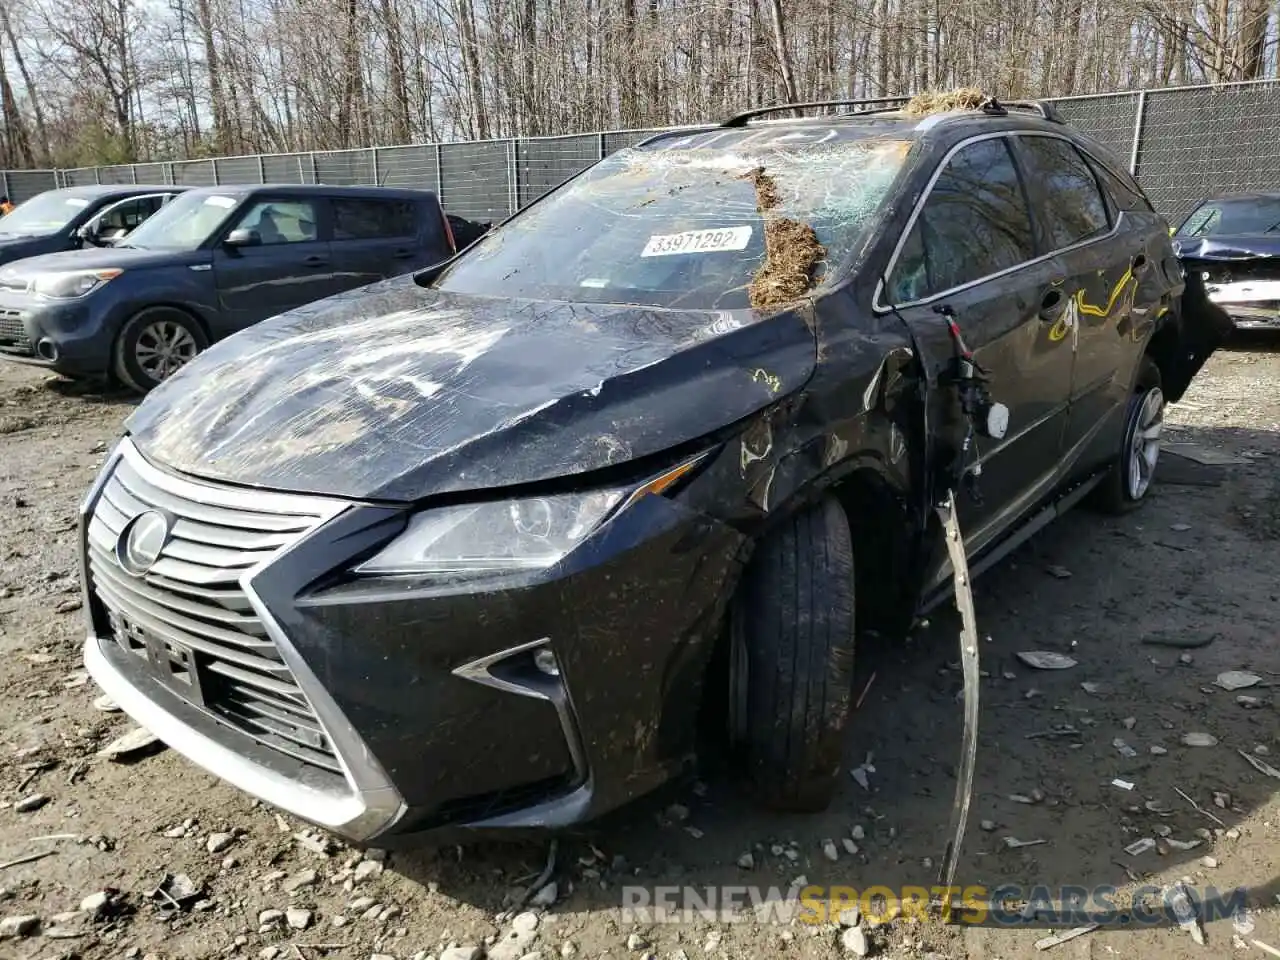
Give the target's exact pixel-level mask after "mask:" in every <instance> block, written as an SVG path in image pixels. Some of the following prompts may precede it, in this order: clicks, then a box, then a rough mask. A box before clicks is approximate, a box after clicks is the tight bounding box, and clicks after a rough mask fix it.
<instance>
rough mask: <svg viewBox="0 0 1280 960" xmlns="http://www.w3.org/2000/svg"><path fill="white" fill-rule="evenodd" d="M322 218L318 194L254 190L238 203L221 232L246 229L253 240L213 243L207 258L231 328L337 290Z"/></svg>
mask: <svg viewBox="0 0 1280 960" xmlns="http://www.w3.org/2000/svg"><path fill="white" fill-rule="evenodd" d="M327 218H328V207H327V205H326V204H325V203H323V202H322V201H321V200H320V198H318V197H311V196H289V197H270V196H264V195H261V194H260V195H257V196H255V197H253V198H252V199H251V200H249V201H248V202H246V203H245V204H243V205H242V208H241V210H240V212H239V215H238V216H235V217H233V218H231V221H230V222H229V223H228V224H227V225H226V229H225V231H224V235H225V234H227V233H230V232H231V231H233V230H249V231H250V232H251V233H253V234H254V235H255V240H254V242H253V243H252V244H251V245H248V246H240V247H235V248H231V249H229V248H227V247H224V246H219V247H218V248H217V249H216V250H215V251H214V257H213V269H214V275H215V277H216V281H217V286H218V299H219V303H220V304H221V306H222V310H223V314H224V316H225V317H226V318H227V320H228V321H229V322H230V326H231V327H232V328H233V329H237V330H238V329H241V328H243V327H247V326H249V325H251V324H254V323H257V322H258V321H260V320H265V319H266V318H267V317H273V316H275V315H276V314H278V313H283V312H284V311H286V310H291V309H293V308H294V307H299V306H302V305H303V304H305V303H310V302H312V301H313V300H320V299H323V298H324V297H327V296H330V295H331V294H334V293H337V292H338V290H339V289H340V288H339V285H338V283H337V280H336V278H335V276H334V270H333V259H332V255H331V253H330V248H329V239H328V235H329V230H328V222H327Z"/></svg>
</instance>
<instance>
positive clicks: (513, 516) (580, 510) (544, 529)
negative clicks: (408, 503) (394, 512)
mask: <svg viewBox="0 0 1280 960" xmlns="http://www.w3.org/2000/svg"><path fill="white" fill-rule="evenodd" d="M624 495H625V492H624V491H622V490H597V491H593V492H591V493H584V494H576V493H575V494H565V495H563V496H557V497H533V498H531V499H528V500H510V501H507V502H503V503H478V504H468V505H466V506H460V507H441V508H440V509H437V510H427V511H425V512H423V513H420V514H418V515H417V516H415V517H414V518H413V519H412V520H410V521H409V526H408V529H406V530H405V531H404V533H402V534H401V535H400V536H399V537H397V538H396V539H395V540H393V541H392V542H391V543H390V544H389V545H388V546H386V547H385V548H384V549H383V550H382V551H381V552H380V553H378V554H377V555H376V556H374V557H372V558H371V559H369V560H366V561H365V562H364V563H362V564H360V566H358V567H356V573H360V574H366V575H374V576H391V575H395V574H415V573H416V574H427V575H433V574H434V575H438V576H443V577H450V576H462V577H468V576H480V575H484V574H491V573H514V572H517V571H523V570H542V569H545V568H547V567H550V566H554V565H555V564H556V563H558V562H560V560H562V559H564V557H565V555H566V554H568V553H569V551H570V550H572V549H573V548H574V547H575V546H577V545H578V543H580V542H581V541H582V540H583V538H585V537H586V536H587V534H589V533H591V531H593V530H594V529H596V527H598V526H599V525H600V524H601V522H603V521H604V519H605V517H607V516H608V515H609V511H611V510H612V509H613V508H614V507H616V506H617V505H618V503H619V502H620V501H621V500H622V498H623V496H624Z"/></svg>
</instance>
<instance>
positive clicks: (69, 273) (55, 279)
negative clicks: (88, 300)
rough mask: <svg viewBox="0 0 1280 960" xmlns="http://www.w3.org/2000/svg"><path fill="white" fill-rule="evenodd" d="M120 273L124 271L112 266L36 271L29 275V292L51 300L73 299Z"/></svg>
mask: <svg viewBox="0 0 1280 960" xmlns="http://www.w3.org/2000/svg"><path fill="white" fill-rule="evenodd" d="M122 273H124V271H123V270H118V269H116V268H114V267H112V268H110V269H106V270H59V271H57V272H50V273H37V274H34V275H33V276H32V277H31V292H32V293H34V294H36V295H37V296H41V297H48V298H49V299H51V300H75V299H77V298H79V297H85V296H88V295H89V294H91V293H93V291H95V290H97V289H98V288H99V287H100V286H102V285H103V284H104V283H106V282H107V281H109V280H114V279H115V278H116V277H118V276H120V274H122Z"/></svg>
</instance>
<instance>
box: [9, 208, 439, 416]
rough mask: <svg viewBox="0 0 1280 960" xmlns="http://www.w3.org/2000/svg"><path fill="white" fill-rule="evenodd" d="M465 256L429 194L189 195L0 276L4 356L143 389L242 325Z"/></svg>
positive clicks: (29, 260) (18, 266) (11, 266)
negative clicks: (87, 243) (130, 226)
mask: <svg viewBox="0 0 1280 960" xmlns="http://www.w3.org/2000/svg"><path fill="white" fill-rule="evenodd" d="M454 252H455V246H454V240H453V233H452V231H451V229H450V226H449V223H448V221H447V220H446V219H445V216H444V213H443V211H442V210H441V208H440V202H439V200H438V199H437V198H436V195H435V194H434V193H430V192H428V191H423V190H397V189H387V188H381V187H331V186H319V185H305V186H298V185H286V186H272V185H262V186H259V185H252V186H226V187H208V188H201V189H197V190H190V191H187V192H186V193H184V194H182V195H181V196H180V197H178V198H177V199H176V200H174V201H173V202H172V203H170V204H168V205H167V206H165V207H163V208H162V209H161V210H160V212H159V213H157V214H156V215H155V216H153V217H152V218H150V219H149V220H148V221H147V222H146V223H144V224H143V225H142V226H141V227H139V228H138V229H137V230H135V231H134V232H133V233H131V234H130V235H129V236H128V237H126V238H125V239H124V240H123V241H120V242H117V243H115V244H114V245H113V246H111V247H109V248H106V249H94V250H76V251H71V252H67V253H54V254H50V255H48V256H40V257H34V258H31V259H27V260H24V261H22V262H21V263H19V264H13V265H10V266H7V267H4V268H2V269H0V357H2V358H5V359H10V360H17V361H21V362H26V363H34V364H39V365H43V366H47V367H50V368H52V369H54V370H56V371H58V372H59V373H62V374H64V375H66V376H70V377H98V376H104V375H105V376H108V377H114V378H115V379H117V380H119V381H120V382H122V383H123V384H125V385H126V386H129V387H131V388H133V389H134V390H137V391H139V392H145V391H148V390H150V389H151V388H152V387H154V386H155V385H156V384H158V383H160V382H161V381H162V380H164V379H165V378H166V377H168V376H170V375H171V374H172V373H173V372H174V371H176V370H177V369H179V368H180V367H181V366H183V365H184V364H186V363H187V362H188V361H189V360H191V359H192V358H193V357H194V356H196V354H198V353H200V352H201V351H202V350H204V349H205V348H206V347H207V346H208V345H209V344H210V343H213V342H215V341H217V340H220V339H222V338H223V337H226V336H228V335H230V334H232V333H235V332H236V331H237V330H242V329H244V328H245V327H248V326H251V325H252V324H255V323H257V322H259V321H260V320H265V319H267V318H268V317H271V316H274V315H276V314H278V313H283V312H285V311H286V310H290V309H293V308H294V307H300V306H302V305H304V304H307V303H310V302H312V301H314V300H322V299H324V298H326V297H329V296H332V295H334V294H338V293H342V292H344V291H347V290H352V289H354V288H356V287H361V286H364V285H366V284H369V283H373V282H375V281H378V280H384V279H387V278H389V277H392V276H395V275H398V274H402V273H408V272H410V271H414V270H420V269H422V268H424V267H429V266H432V265H434V264H437V263H440V262H442V261H445V260H447V259H449V258H450V257H452V256H453V254H454Z"/></svg>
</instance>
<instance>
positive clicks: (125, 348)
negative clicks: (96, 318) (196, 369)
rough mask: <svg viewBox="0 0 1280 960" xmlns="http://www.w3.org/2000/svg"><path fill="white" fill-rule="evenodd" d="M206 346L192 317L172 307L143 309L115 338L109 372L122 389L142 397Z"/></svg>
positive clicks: (206, 342) (207, 342)
mask: <svg viewBox="0 0 1280 960" xmlns="http://www.w3.org/2000/svg"><path fill="white" fill-rule="evenodd" d="M207 346H209V340H208V338H207V337H206V336H205V335H204V330H203V329H202V328H201V326H200V324H199V323H198V322H197V321H196V319H195V318H194V317H192V316H191V315H190V314H188V313H185V312H183V311H182V310H178V309H176V308H174V307H147V308H146V309H145V310H141V311H139V312H138V313H136V314H134V315H133V316H132V317H130V318H129V320H128V322H126V323H125V325H124V326H123V327H122V328H121V330H120V335H119V336H118V337H116V346H115V356H114V357H113V358H112V365H111V366H112V370H113V371H114V372H115V375H116V376H117V377H119V378H120V380H121V382H123V383H124V384H125V386H127V387H130V388H131V389H133V390H136V391H137V392H138V393H146V392H147V391H149V390H151V389H153V388H154V387H156V386H157V385H159V384H160V383H161V382H162V381H164V380H166V379H168V378H169V377H170V376H172V375H173V374H174V373H176V372H177V371H178V370H179V369H180V368H181V367H183V366H186V364H187V363H189V362H190V361H191V360H192V359H194V357H195V355H196V354H197V353H199V352H200V351H202V350H204V349H205V348H206V347H207Z"/></svg>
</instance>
